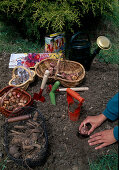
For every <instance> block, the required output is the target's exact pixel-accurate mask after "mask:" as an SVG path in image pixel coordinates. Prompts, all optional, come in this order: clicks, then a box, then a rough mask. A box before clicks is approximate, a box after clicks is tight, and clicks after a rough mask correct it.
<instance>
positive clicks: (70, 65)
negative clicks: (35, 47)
mask: <svg viewBox="0 0 119 170" xmlns="http://www.w3.org/2000/svg"><path fill="white" fill-rule="evenodd" d="M51 62H52V63H54V64H55V65H57V63H58V59H50V58H48V59H44V60H42V61H41V62H39V63H37V64H36V66H35V71H36V74H37V75H38V77H40V78H43V75H44V73H45V70H47V69H48V68H49V67H50V63H51ZM56 72H57V70H56ZM58 72H60V73H62V72H64V73H66V74H72V73H78V78H77V80H66V79H63V78H61V77H58V76H56V75H53V76H49V79H48V80H50V81H55V80H59V81H60V83H61V84H62V85H63V86H64V87H69V88H70V87H75V86H77V85H79V84H80V83H81V82H82V80H83V79H84V77H85V69H84V67H83V66H82V65H81V64H80V63H78V62H75V61H70V60H61V61H60V64H59V68H58ZM58 72H57V73H58Z"/></svg>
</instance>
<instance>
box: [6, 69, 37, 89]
mask: <svg viewBox="0 0 119 170" xmlns="http://www.w3.org/2000/svg"><path fill="white" fill-rule="evenodd" d="M18 68H22V69H24V70H26V71H27V72H28V74H29V79H28V80H27V81H25V82H24V83H22V84H18V85H14V84H12V81H13V80H14V79H15V78H17V77H18V75H16V74H15V71H16V70H17V69H18ZM35 75H36V74H35V71H33V70H29V69H27V68H25V67H23V66H17V67H15V68H14V69H13V72H12V79H11V80H10V81H9V85H10V86H15V87H19V88H22V89H24V90H26V89H27V88H28V86H29V84H30V83H31V82H33V81H34V79H35Z"/></svg>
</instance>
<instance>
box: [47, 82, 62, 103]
mask: <svg viewBox="0 0 119 170" xmlns="http://www.w3.org/2000/svg"><path fill="white" fill-rule="evenodd" d="M59 85H60V82H59V81H56V82H55V84H54V85H53V87H52V90H51V92H50V93H49V95H50V101H51V103H52V104H53V105H56V100H55V91H56V90H57V89H58V88H59Z"/></svg>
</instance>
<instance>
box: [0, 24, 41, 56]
mask: <svg viewBox="0 0 119 170" xmlns="http://www.w3.org/2000/svg"><path fill="white" fill-rule="evenodd" d="M2 52H6V53H27V52H29V53H33V52H43V49H42V48H41V45H40V43H39V42H32V41H28V39H24V38H23V37H22V36H21V34H20V33H18V32H17V30H16V28H15V27H14V26H11V25H7V24H5V23H3V22H0V53H2Z"/></svg>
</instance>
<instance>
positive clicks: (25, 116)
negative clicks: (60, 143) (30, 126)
mask: <svg viewBox="0 0 119 170" xmlns="http://www.w3.org/2000/svg"><path fill="white" fill-rule="evenodd" d="M29 118H31V115H23V116H18V117H13V118H9V119H7V120H6V122H8V123H11V122H18V121H21V120H27V119H29Z"/></svg>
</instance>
